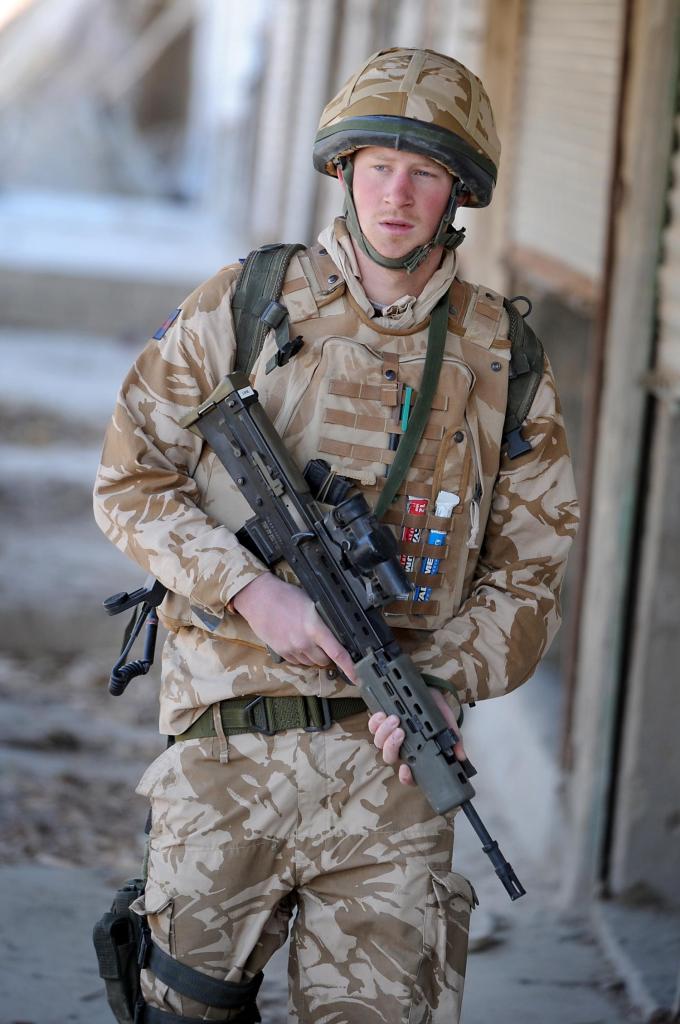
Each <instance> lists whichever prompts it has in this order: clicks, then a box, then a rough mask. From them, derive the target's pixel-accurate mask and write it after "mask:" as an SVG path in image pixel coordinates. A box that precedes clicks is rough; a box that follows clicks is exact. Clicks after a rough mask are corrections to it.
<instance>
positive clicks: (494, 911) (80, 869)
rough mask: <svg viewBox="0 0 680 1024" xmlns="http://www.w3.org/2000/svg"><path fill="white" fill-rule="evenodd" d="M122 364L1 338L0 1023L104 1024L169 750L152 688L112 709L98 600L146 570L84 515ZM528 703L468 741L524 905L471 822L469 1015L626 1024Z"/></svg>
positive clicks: (463, 866)
mask: <svg viewBox="0 0 680 1024" xmlns="http://www.w3.org/2000/svg"><path fill="white" fill-rule="evenodd" d="M132 354H133V353H132V351H131V349H130V348H129V346H125V345H122V344H119V343H116V342H113V341H110V340H104V339H91V338H80V339H73V338H70V337H69V338H65V337H62V336H35V335H26V334H25V335H18V334H17V333H16V332H12V331H5V332H0V361H2V365H3V366H4V367H6V368H7V367H9V375H8V376H5V377H4V381H3V383H0V399H2V403H1V407H2V412H1V413H0V425H1V426H2V437H3V442H2V446H1V447H0V461H1V464H2V472H1V473H0V514H1V515H2V521H3V531H2V540H3V547H2V552H1V556H0V557H1V559H2V575H1V580H0V613H1V615H2V637H3V641H2V647H3V650H2V654H1V656H0V701H1V704H2V711H3V714H2V722H3V726H2V731H1V733H0V900H1V901H2V906H3V910H4V913H3V914H2V915H0V948H2V949H3V951H4V952H3V969H2V972H1V977H0V1024H65V1022H69V1024H71V1022H74V1024H109V1022H110V1021H111V1020H112V1019H113V1018H112V1017H111V1016H110V1013H109V1011H108V1009H107V1007H106V1003H105V1000H104V995H103V988H102V985H101V983H100V981H99V978H98V975H97V968H96V963H95V959H94V954H93V952H92V948H91V944H90V932H91V927H92V924H93V922H94V920H95V919H96V918H97V917H98V916H100V914H101V913H102V912H103V911H104V910H105V909H107V904H108V902H109V901H110V898H111V892H112V889H113V887H115V886H116V885H117V884H119V883H120V882H121V881H122V880H124V879H125V878H127V877H130V876H132V875H135V874H137V873H138V870H139V863H140V858H141V850H142V838H141V834H142V829H143V825H144V820H145V817H146V807H145V805H144V802H143V801H142V800H140V799H139V798H137V797H136V796H135V795H134V794H133V787H134V783H135V781H136V779H137V778H138V777H139V775H140V774H141V772H142V770H143V768H144V767H145V766H146V764H147V763H148V762H149V761H150V760H151V759H152V758H153V757H154V756H155V755H156V754H157V753H158V752H159V751H160V749H161V748H162V741H161V740H160V739H159V737H158V735H157V733H156V694H157V683H156V679H155V678H154V677H153V676H150V677H146V678H144V679H138V680H136V681H135V682H134V683H133V684H132V685H131V687H130V690H129V691H128V693H126V694H125V696H124V697H122V698H118V699H114V698H112V697H110V696H109V695H108V693H107V690H106V682H107V678H108V673H109V669H110V665H111V663H112V661H113V660H114V658H115V655H116V646H117V643H118V642H119V640H120V635H121V632H122V627H123V622H121V621H120V620H119V619H113V620H111V619H107V617H106V616H105V615H104V614H103V612H102V610H101V607H100V602H101V599H102V598H103V597H104V596H106V595H107V594H108V593H111V592H113V591H116V590H120V589H123V588H125V587H129V586H133V585H137V584H138V583H139V582H141V573H140V572H139V571H138V570H136V569H135V568H134V567H133V566H131V565H129V564H128V563H127V562H126V560H125V559H124V558H123V557H122V556H121V555H119V554H118V553H117V552H115V551H114V550H113V549H111V548H109V546H108V545H107V544H106V542H105V541H104V540H103V538H101V537H100V535H99V533H98V531H97V530H96V527H95V526H94V525H93V523H92V521H91V517H90V511H89V489H90V485H91V479H92V476H93V473H94V469H95V466H96V462H97V449H98V445H99V441H100V437H101V431H102V427H103V422H104V420H105V419H106V416H107V415H108V412H109V410H110V408H111V406H112V404H113V400H114V395H115V390H116V387H117V384H118V381H119V380H120V379H121V378H122V375H123V372H124V369H125V368H126V366H127V365H128V363H129V362H130V361H131V358H132ZM83 368H84V369H83ZM121 618H122V616H121ZM531 687H534V689H533V690H531ZM525 691H526V692H525V693H522V692H520V694H517V695H515V696H513V697H512V698H506V699H505V700H504V701H503V702H492V704H491V705H490V706H489V708H488V709H487V708H486V707H485V708H479V709H477V710H476V711H475V712H474V715H471V716H470V724H469V726H468V729H469V731H468V732H467V733H466V735H467V736H468V737H469V749H470V753H471V756H472V758H473V760H475V761H477V762H480V763H479V764H478V767H479V768H480V778H481V781H480V784H479V786H478V791H479V801H478V809H479V810H480V813H482V814H483V815H484V817H485V820H486V821H487V824H488V826H489V827H490V829H491V831H492V833H493V834H494V835H496V836H497V837H498V838H499V839H501V838H502V845H503V847H504V850H505V852H506V854H507V856H508V857H509V859H511V860H512V862H513V865H514V867H515V869H516V870H517V873H518V875H519V876H520V877H521V879H522V881H523V882H524V884H525V885H526V888H527V890H528V895H527V897H525V898H524V899H523V900H521V901H520V902H518V903H516V904H511V903H510V902H509V900H508V899H507V897H506V895H505V893H504V892H503V890H502V889H501V888H500V886H499V885H498V883H497V881H496V879H495V877H494V876H493V874H492V872H491V870H490V868H489V866H488V864H487V862H486V860H485V858H484V857H483V855H482V854H481V853H480V852H479V849H478V844H477V842H476V840H475V839H474V837H473V836H472V835H471V833H470V830H469V828H468V827H467V825H466V823H462V824H461V825H460V827H459V843H458V850H459V852H458V861H457V867H458V869H459V870H462V871H463V872H464V873H465V874H467V875H468V877H471V878H472V879H473V881H474V884H475V887H476V888H477V889H478V891H479V893H480V897H481V901H482V906H481V908H480V910H479V911H477V912H476V914H475V918H474V922H475V923H474V931H475V936H474V947H475V952H473V954H472V956H471V961H470V966H469V974H468V986H467V990H466V1001H465V1008H464V1015H463V1019H464V1022H465V1024H488V1022H489V1021H492V1020H494V1021H497V1022H499V1024H515V1022H518V1024H520V1022H521V1024H622V1022H624V1021H628V1020H631V1021H632V1020H635V1019H636V1018H635V1017H634V1016H633V1015H631V1014H629V1010H628V1007H627V1006H626V1003H625V1001H624V999H623V997H622V995H621V992H620V987H619V984H618V982H617V981H616V979H615V978H614V976H613V974H612V972H611V971H610V969H609V967H608V965H607V964H606V963H605V962H604V960H603V958H602V956H601V954H600V953H599V951H598V949H597V948H596V946H595V944H594V941H593V938H592V935H591V932H590V930H589V928H588V926H587V924H586V922H585V921H584V919H583V918H582V917H581V916H579V915H578V914H566V913H565V912H564V910H563V909H560V908H559V907H557V906H556V905H555V902H554V893H555V892H556V891H557V889H558V886H557V885H556V867H557V865H558V859H553V858H552V857H546V854H548V853H549V854H553V853H555V850H556V848H557V847H559V835H558V834H557V832H556V831H555V829H556V826H555V819H554V815H552V809H553V806H554V796H555V786H556V775H555V770H554V765H553V762H552V760H551V759H550V757H548V756H547V755H546V752H545V749H544V747H543V746H542V744H543V742H544V740H545V739H548V738H549V735H550V732H551V730H550V729H547V732H546V733H545V736H544V735H543V732H542V730H543V726H544V724H545V722H546V721H548V722H549V721H550V720H551V719H552V720H554V716H555V713H556V712H555V707H554V705H555V690H554V687H552V686H551V684H550V680H549V679H547V680H544V681H543V683H542V684H541V685H540V687H539V684H538V683H536V681H534V682H532V683H530V684H528V685H527V687H526V688H525ZM537 706H538V707H542V708H543V717H542V718H541V717H540V716H539V717H538V718H537V717H536V715H535V710H532V709H535V708H536V707H537ZM531 715H534V718H533V719H531ZM529 722H530V727H528V723H529ZM509 738H512V741H514V743H515V744H516V745H517V746H521V747H522V750H523V757H522V759H521V762H520V761H518V759H517V758H516V756H515V754H514V752H513V751H512V749H511V746H512V743H511V740H510V739H509ZM494 751H495V753H494ZM284 970H285V963H284V956H283V955H282V956H280V957H278V958H277V961H276V963H274V964H273V965H272V969H271V970H270V972H269V974H268V977H267V980H266V982H265V987H264V990H263V996H262V1000H261V1002H262V1010H263V1018H264V1020H265V1022H266V1024H282V1022H283V1021H284V1020H285V1019H286V1018H285V1009H284V1006H285V996H284V986H285V982H284V977H283V972H284Z"/></svg>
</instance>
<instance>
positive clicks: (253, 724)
mask: <svg viewBox="0 0 680 1024" xmlns="http://www.w3.org/2000/svg"><path fill="white" fill-rule="evenodd" d="M365 710H366V704H365V702H364V701H363V700H362V699H361V698H360V697H331V698H328V699H323V698H320V697H302V696H300V697H260V696H257V695H255V694H253V695H252V696H250V697H235V698H232V699H231V700H223V701H220V718H221V719H222V728H223V729H224V732H225V735H227V736H235V735H237V734H239V733H245V732H264V733H265V734H270V733H275V732H282V731H283V730H285V729H309V730H313V731H316V730H320V729H328V728H330V726H331V725H332V724H333V722H337V721H339V720H340V719H341V718H349V716H350V715H357V714H359V713H360V712H361V711H365ZM216 735H217V733H216V730H215V722H214V719H213V709H212V707H209V708H208V709H207V710H206V711H204V712H203V714H202V715H201V717H200V718H198V719H196V721H195V722H194V724H193V725H190V726H189V728H188V729H186V730H185V731H184V732H183V733H181V734H180V735H179V736H176V737H175V739H176V740H195V739H205V738H207V737H210V736H216Z"/></svg>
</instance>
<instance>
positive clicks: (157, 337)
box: [153, 306, 182, 341]
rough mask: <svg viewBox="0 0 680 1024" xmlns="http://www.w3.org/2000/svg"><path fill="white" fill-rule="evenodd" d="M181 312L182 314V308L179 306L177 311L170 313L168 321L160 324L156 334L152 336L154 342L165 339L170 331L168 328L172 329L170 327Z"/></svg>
mask: <svg viewBox="0 0 680 1024" xmlns="http://www.w3.org/2000/svg"><path fill="white" fill-rule="evenodd" d="M181 312H182V307H181V306H179V307H178V308H177V309H175V310H173V311H172V313H171V314H170V316H169V317H168V319H167V320H166V321H165V322H164V323H162V324H161V326H160V327H159V328H158V330H157V331H156V333H155V334H154V335H153V337H154V339H155V340H156V341H161V339H162V338H164V337H165V335H166V334H167V332H168V331H169V330H170V328H171V327H172V325H173V324H174V322H175V320H176V319H177V317H178V316H179V315H180V313H181Z"/></svg>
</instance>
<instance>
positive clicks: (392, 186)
mask: <svg viewBox="0 0 680 1024" xmlns="http://www.w3.org/2000/svg"><path fill="white" fill-rule="evenodd" d="M452 184H453V178H452V176H451V175H450V174H449V173H448V171H447V170H446V169H445V168H444V167H442V165H441V164H438V163H437V162H436V161H435V160H430V159H429V158H428V157H425V156H419V155H418V154H417V153H407V152H404V151H399V150H394V149H387V148H383V147H378V146H366V147H365V148H364V149H360V150H358V152H357V153H356V154H355V156H354V178H353V193H354V203H355V206H356V211H357V216H358V217H359V223H360V224H361V230H362V231H363V233H364V235H365V236H366V238H367V239H368V241H369V242H370V243H371V245H372V246H373V247H374V248H375V249H377V250H378V252H379V253H380V254H381V255H383V256H387V257H390V258H394V257H400V256H405V255H406V253H407V252H410V250H411V249H414V248H415V247H416V246H418V245H424V244H425V243H426V242H429V241H430V239H431V238H432V236H433V235H434V233H435V231H436V230H437V227H438V225H439V221H440V220H441V218H442V215H443V213H444V211H445V209H446V205H447V203H448V201H449V197H450V195H451V187H452Z"/></svg>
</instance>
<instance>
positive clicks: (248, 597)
mask: <svg viewBox="0 0 680 1024" xmlns="http://www.w3.org/2000/svg"><path fill="white" fill-rule="evenodd" d="M232 603H233V605H234V608H235V609H236V611H237V612H238V613H239V615H242V616H243V618H244V619H245V620H246V622H247V623H248V625H249V626H250V628H251V629H252V631H253V633H255V635H256V636H258V637H259V638H260V640H262V641H263V643H265V644H266V645H267V647H271V649H272V650H273V651H275V652H276V654H278V655H279V656H280V657H281V658H283V659H284V661H288V662H290V664H291V665H309V666H317V667H319V668H325V667H326V666H327V665H330V664H331V663H334V664H335V665H337V666H338V668H339V669H341V670H342V672H344V674H345V675H346V676H347V678H348V679H349V681H350V682H352V683H356V676H355V673H354V663H353V661H352V659H351V658H350V656H349V654H348V653H347V651H346V650H345V649H344V647H342V646H341V644H339V643H338V641H337V640H336V638H335V637H334V636H333V634H332V632H331V631H330V629H329V628H328V626H327V625H326V624H325V622H324V621H323V619H322V618H321V617H320V616H319V614H318V612H317V610H316V608H315V607H314V602H313V601H311V600H310V598H309V597H308V596H307V595H306V594H305V592H304V591H303V590H301V589H300V587H295V586H293V585H292V584H291V583H285V582H284V581H283V580H280V579H279V578H278V576H274V574H273V573H264V574H263V575H262V576H258V578H257V579H256V580H253V581H252V582H251V583H248V584H247V585H246V586H245V587H244V588H243V590H240V591H239V592H238V594H237V595H236V597H235V598H234V599H233V602H232Z"/></svg>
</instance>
